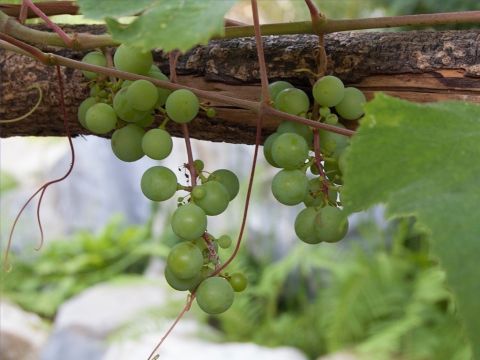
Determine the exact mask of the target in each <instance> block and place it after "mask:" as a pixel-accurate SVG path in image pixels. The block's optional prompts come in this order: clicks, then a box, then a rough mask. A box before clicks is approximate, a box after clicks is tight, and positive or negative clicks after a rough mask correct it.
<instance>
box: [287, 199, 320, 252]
mask: <svg viewBox="0 0 480 360" xmlns="http://www.w3.org/2000/svg"><path fill="white" fill-rule="evenodd" d="M316 216H317V210H315V208H313V207H307V208H306V209H303V210H302V211H300V212H299V213H298V215H297V217H296V218H295V225H294V227H295V234H297V236H298V238H299V239H300V240H302V241H303V242H306V243H307V244H318V243H319V242H321V240H320V239H319V238H317V236H316V232H315V218H316Z"/></svg>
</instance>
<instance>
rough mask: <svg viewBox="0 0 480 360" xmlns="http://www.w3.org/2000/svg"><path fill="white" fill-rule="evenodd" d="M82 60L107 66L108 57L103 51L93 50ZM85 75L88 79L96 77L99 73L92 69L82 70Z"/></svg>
mask: <svg viewBox="0 0 480 360" xmlns="http://www.w3.org/2000/svg"><path fill="white" fill-rule="evenodd" d="M82 62H84V63H86V64H90V65H97V66H107V59H106V58H105V55H103V53H102V52H101V51H92V52H89V53H88V54H87V55H85V56H84V57H83V59H82ZM82 73H83V75H85V77H86V78H87V79H90V80H92V79H95V78H96V77H97V76H98V74H97V73H95V72H92V71H82Z"/></svg>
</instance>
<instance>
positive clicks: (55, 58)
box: [0, 33, 355, 136]
mask: <svg viewBox="0 0 480 360" xmlns="http://www.w3.org/2000/svg"><path fill="white" fill-rule="evenodd" d="M10 38H11V37H10V36H8V35H5V34H1V33H0V39H3V40H5V41H6V42H2V41H0V46H1V47H3V48H5V49H7V50H11V51H15V52H18V53H20V54H23V55H26V56H29V57H32V58H36V59H38V60H40V61H42V60H43V61H42V62H43V63H45V64H48V65H53V64H58V65H62V66H66V67H69V68H74V69H79V70H86V71H92V72H96V73H99V74H104V75H108V76H115V77H117V78H120V79H126V80H138V79H144V80H148V81H150V82H152V83H153V84H155V85H156V86H159V87H163V88H166V89H170V90H178V89H187V90H190V91H191V92H193V93H194V94H195V95H197V96H199V97H201V98H204V99H207V100H212V101H218V102H222V103H225V104H229V105H233V106H237V107H239V108H242V109H247V110H250V111H253V112H255V113H260V112H261V111H262V113H263V116H269V117H272V118H275V119H283V120H289V121H294V122H297V123H302V124H305V125H308V126H311V127H313V128H318V129H323V130H326V131H330V132H334V133H337V134H340V135H345V136H352V135H353V134H355V131H353V130H349V129H343V128H340V127H337V126H333V125H329V124H324V123H320V122H317V121H313V120H309V119H305V118H303V117H300V116H295V115H290V114H287V113H284V112H281V111H278V110H276V109H273V108H271V107H263V108H262V107H261V104H260V103H259V102H257V101H250V100H244V99H239V98H234V97H231V96H226V95H222V94H218V93H215V92H212V91H206V90H200V89H195V88H192V87H189V86H185V85H180V84H177V83H171V82H168V81H163V80H159V79H155V78H152V77H148V76H143V75H137V74H132V73H128V72H124V71H120V70H116V69H110V68H108V67H104V66H97V65H92V64H87V63H83V62H81V61H77V60H73V59H69V58H66V57H63V56H60V55H56V54H51V53H44V52H42V51H40V50H39V49H37V48H33V49H35V50H34V51H30V50H31V49H30V48H29V46H30V45H28V47H26V48H21V49H20V48H19V47H17V46H16V44H15V43H13V45H14V46H12V43H11V42H10V41H9V39H10ZM15 42H19V40H17V39H15ZM9 43H10V44H9ZM20 43H22V42H21V41H20ZM25 45H27V44H25ZM37 55H38V56H37ZM261 108H262V109H261Z"/></svg>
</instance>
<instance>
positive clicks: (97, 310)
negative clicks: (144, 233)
mask: <svg viewBox="0 0 480 360" xmlns="http://www.w3.org/2000/svg"><path fill="white" fill-rule="evenodd" d="M166 301H167V293H166V290H165V285H163V286H162V284H160V283H156V282H153V281H152V282H150V281H149V282H146V281H127V282H126V283H118V284H115V283H104V284H99V285H96V286H94V287H91V288H89V289H87V290H85V291H84V292H82V293H81V294H79V295H77V296H76V297H74V298H73V299H71V300H69V301H67V302H66V303H64V304H63V305H62V306H61V307H60V309H59V311H58V314H57V317H56V319H55V330H56V331H59V330H61V329H66V328H81V329H84V330H85V331H86V332H87V333H90V334H94V335H95V336H97V337H99V338H104V337H106V336H108V335H109V334H110V333H111V332H112V331H115V330H117V329H118V328H120V327H121V326H123V325H125V324H127V323H128V322H130V321H132V320H133V319H135V317H137V316H139V315H140V314H141V313H143V312H145V311H146V310H148V309H150V308H154V307H161V306H162V305H164V304H165V303H166Z"/></svg>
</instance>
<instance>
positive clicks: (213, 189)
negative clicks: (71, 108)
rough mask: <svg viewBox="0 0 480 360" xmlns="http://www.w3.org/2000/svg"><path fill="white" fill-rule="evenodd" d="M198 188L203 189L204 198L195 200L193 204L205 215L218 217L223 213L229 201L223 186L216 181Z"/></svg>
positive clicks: (208, 182)
mask: <svg viewBox="0 0 480 360" xmlns="http://www.w3.org/2000/svg"><path fill="white" fill-rule="evenodd" d="M198 187H199V188H201V189H205V196H203V197H202V198H195V204H197V205H198V206H200V207H201V208H202V209H203V210H204V211H205V213H206V214H207V215H210V216H214V215H219V214H221V213H223V212H224V211H225V209H226V208H227V207H228V202H229V200H230V195H229V193H228V191H227V189H226V188H225V186H223V185H222V184H221V183H220V182H218V181H212V180H210V181H207V182H206V183H204V184H202V185H200V186H198ZM192 196H193V194H192Z"/></svg>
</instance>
